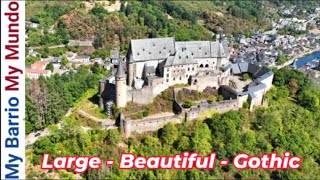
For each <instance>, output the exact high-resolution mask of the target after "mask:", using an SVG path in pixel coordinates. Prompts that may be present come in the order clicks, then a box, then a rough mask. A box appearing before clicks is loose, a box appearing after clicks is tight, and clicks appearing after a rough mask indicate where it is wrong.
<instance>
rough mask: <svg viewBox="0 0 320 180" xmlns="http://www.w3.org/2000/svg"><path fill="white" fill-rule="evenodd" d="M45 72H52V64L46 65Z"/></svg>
mask: <svg viewBox="0 0 320 180" xmlns="http://www.w3.org/2000/svg"><path fill="white" fill-rule="evenodd" d="M46 70H50V71H51V72H53V70H54V67H53V64H52V63H49V64H47V66H46Z"/></svg>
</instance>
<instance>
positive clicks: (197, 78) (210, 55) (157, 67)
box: [99, 37, 231, 107]
mask: <svg viewBox="0 0 320 180" xmlns="http://www.w3.org/2000/svg"><path fill="white" fill-rule="evenodd" d="M229 56H230V53H229V49H228V45H227V42H226V41H225V40H222V39H219V40H218V41H214V42H211V41H180V42H176V41H175V40H174V38H172V37H169V38H154V39H138V40H131V44H130V49H129V51H128V54H127V56H126V59H127V61H125V60H120V61H119V64H118V68H117V71H116V72H114V73H113V74H112V76H110V77H108V78H105V79H102V80H100V102H99V104H100V107H104V105H105V103H106V102H109V101H113V102H115V104H116V106H117V107H124V106H125V105H126V103H127V102H130V101H132V102H136V103H140V104H147V103H150V102H152V101H153V98H154V97H155V96H157V95H158V94H160V93H161V92H162V91H164V90H165V89H167V88H168V87H170V86H173V85H175V84H189V85H190V86H191V88H193V89H195V90H198V91H203V90H204V89H205V88H206V87H208V86H209V87H213V88H216V89H218V88H219V87H220V86H222V85H228V83H229V75H230V69H231V66H230V62H229Z"/></svg>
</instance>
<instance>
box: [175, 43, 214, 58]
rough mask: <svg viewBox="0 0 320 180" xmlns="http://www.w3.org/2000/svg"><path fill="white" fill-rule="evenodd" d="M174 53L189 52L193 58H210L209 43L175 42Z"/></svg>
mask: <svg viewBox="0 0 320 180" xmlns="http://www.w3.org/2000/svg"><path fill="white" fill-rule="evenodd" d="M175 46H176V51H183V50H187V51H190V52H191V54H192V56H193V57H195V58H205V57H210V55H211V52H210V51H211V49H210V41H181V42H176V43H175Z"/></svg>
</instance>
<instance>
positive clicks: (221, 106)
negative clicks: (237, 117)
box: [185, 99, 242, 120]
mask: <svg viewBox="0 0 320 180" xmlns="http://www.w3.org/2000/svg"><path fill="white" fill-rule="evenodd" d="M240 107H242V105H241V106H240V104H239V101H238V100H237V99H233V100H225V101H220V102H214V103H207V102H202V103H199V104H197V105H196V106H194V107H191V108H190V110H186V111H185V113H186V117H187V118H188V119H190V120H195V119H197V117H198V116H199V113H201V112H203V111H207V110H215V111H216V112H219V113H223V112H227V111H230V110H237V109H239V108H240Z"/></svg>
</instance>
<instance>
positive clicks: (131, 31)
mask: <svg viewBox="0 0 320 180" xmlns="http://www.w3.org/2000/svg"><path fill="white" fill-rule="evenodd" d="M121 2H122V4H121V9H120V11H119V12H108V11H107V10H105V9H104V8H103V7H102V6H101V5H100V4H96V5H95V7H93V8H92V9H90V10H88V9H86V7H85V5H84V3H83V2H81V1H72V2H68V3H66V2H61V3H60V2H59V3H58V2H46V3H39V2H37V1H28V2H27V10H28V9H29V10H30V11H31V9H32V11H33V12H34V13H27V15H26V16H27V19H29V20H30V21H31V22H35V23H39V24H40V25H41V27H43V30H41V29H34V28H28V29H27V31H28V34H29V39H28V46H50V45H55V44H67V43H68V41H69V40H70V39H76V40H78V39H80V40H85V39H92V38H93V39H94V46H95V48H96V49H97V50H98V49H101V48H103V49H109V50H110V49H111V48H113V47H115V46H120V47H121V50H123V51H125V50H127V48H128V43H129V41H130V40H131V39H134V38H153V37H168V36H173V37H175V39H176V40H186V41H188V40H210V39H211V38H214V37H212V32H213V33H221V32H223V33H226V34H233V35H234V36H238V35H240V34H246V35H251V34H253V33H254V32H255V31H263V30H266V29H268V28H270V26H271V22H270V21H269V20H268V17H269V15H270V14H274V13H271V12H270V13H269V11H268V8H267V6H266V5H265V2H264V1H262V2H260V1H200V2H199V1H147V0H144V1H127V2H126V1H121ZM273 6H274V5H273ZM49 29H54V30H55V32H56V34H52V33H49Z"/></svg>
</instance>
